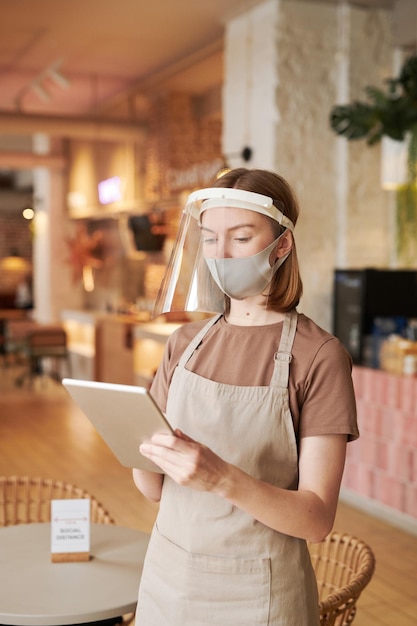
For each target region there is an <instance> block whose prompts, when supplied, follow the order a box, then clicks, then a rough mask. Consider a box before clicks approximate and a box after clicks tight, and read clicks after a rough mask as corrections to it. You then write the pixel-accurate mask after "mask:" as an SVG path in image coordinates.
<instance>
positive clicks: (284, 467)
mask: <svg viewBox="0 0 417 626" xmlns="http://www.w3.org/2000/svg"><path fill="white" fill-rule="evenodd" d="M217 319H218V317H217V318H212V319H211V320H210V321H209V323H208V324H207V325H206V326H205V327H204V328H203V329H202V331H201V332H200V333H199V334H198V335H197V336H196V337H195V339H194V340H193V341H192V342H191V344H190V345H189V346H188V347H187V349H186V350H185V352H184V354H183V355H182V357H181V359H180V361H179V364H178V367H177V368H176V370H175V373H174V376H173V379H172V384H171V386H170V391H169V394H168V404H167V417H168V419H169V421H170V422H171V423H172V425H173V426H174V427H178V428H181V429H182V430H183V431H184V432H185V433H186V434H188V435H189V436H190V437H193V438H194V439H196V440H197V441H200V442H202V443H204V444H206V445H207V446H209V447H210V448H211V449H212V450H213V451H214V452H216V454H218V455H219V456H220V457H222V458H223V459H225V460H226V461H228V462H230V463H233V464H234V465H237V466H238V467H240V468H241V469H242V470H244V471H245V472H247V473H248V474H250V475H252V476H254V477H256V478H259V479H261V480H264V481H267V482H269V483H271V484H273V485H277V486H279V487H282V488H284V489H296V488H297V483H298V458H297V443H296V438H295V434H294V426H293V421H292V418H291V414H290V410H289V402H288V378H289V365H290V361H291V350H292V345H293V341H294V336H295V331H296V326H297V313H296V312H295V311H292V312H290V313H288V314H286V316H285V319H284V323H283V330H282V337H281V341H280V345H279V350H278V352H277V353H276V354H275V357H274V358H275V366H274V372H273V376H272V379H271V383H270V386H269V387H240V386H233V385H226V384H223V383H217V382H214V381H211V380H208V379H206V378H203V377H201V376H199V375H197V374H194V373H193V372H190V371H188V370H186V369H185V366H186V363H187V361H188V360H189V358H190V357H191V355H192V354H193V352H194V350H196V349H197V348H198V346H199V344H200V342H201V340H202V338H203V336H204V335H205V333H206V332H207V331H208V329H209V328H210V327H211V326H212V325H213V324H214V323H215V322H216V321H217ZM136 624H137V626H206V625H212V624H213V625H214V624H216V625H217V624H219V625H221V626H257V625H259V626H318V624H319V614H318V598H317V588H316V582H315V576H314V572H313V569H312V567H311V562H310V558H309V553H308V549H307V545H306V542H305V541H304V540H301V539H296V538H294V537H289V536H287V535H283V534H281V533H279V532H276V531H274V530H272V529H270V528H268V527H267V526H264V525H263V524H261V523H260V522H258V521H256V520H255V519H253V517H252V516H250V515H248V514H247V513H245V512H244V511H241V510H240V509H238V508H236V507H234V506H233V505H232V504H230V503H229V502H228V501H227V500H224V499H223V498H221V497H219V496H217V495H215V494H212V493H208V492H202V491H197V490H194V489H190V488H187V487H183V486H180V485H177V484H176V483H175V482H174V481H172V480H171V479H170V478H169V477H168V476H165V479H164V485H163V492H162V498H161V503H160V509H159V513H158V518H157V521H156V524H155V527H154V529H153V532H152V536H151V540H150V544H149V548H148V552H147V555H146V559H145V566H144V570H143V575H142V581H141V586H140V590H139V602H138V610H137V617H136Z"/></svg>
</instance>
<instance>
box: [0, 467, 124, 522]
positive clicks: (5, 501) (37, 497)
mask: <svg viewBox="0 0 417 626" xmlns="http://www.w3.org/2000/svg"><path fill="white" fill-rule="evenodd" d="M70 498H89V499H90V502H91V516H90V519H91V522H92V523H93V524H114V523H115V522H114V519H113V518H112V516H111V515H110V513H109V512H108V511H107V510H106V509H105V508H104V506H103V505H102V504H101V503H100V502H99V501H98V500H97V499H96V498H95V497H94V496H93V495H91V494H90V493H88V492H87V491H85V490H84V489H81V488H80V487H77V486H76V485H71V484H70V483H67V482H63V481H60V480H53V479H51V478H31V477H29V476H0V526H11V525H15V524H32V523H37V522H49V521H50V519H51V500H64V499H70Z"/></svg>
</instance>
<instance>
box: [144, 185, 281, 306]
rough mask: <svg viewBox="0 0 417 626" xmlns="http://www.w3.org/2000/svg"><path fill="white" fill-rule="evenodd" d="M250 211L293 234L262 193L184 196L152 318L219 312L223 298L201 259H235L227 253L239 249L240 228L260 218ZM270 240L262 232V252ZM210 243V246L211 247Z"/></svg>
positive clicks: (214, 192)
mask: <svg viewBox="0 0 417 626" xmlns="http://www.w3.org/2000/svg"><path fill="white" fill-rule="evenodd" d="M212 209H217V210H215V211H211V210H212ZM230 209H235V211H231V210H230ZM236 210H237V211H236ZM206 211H208V212H210V213H211V215H210V216H209V219H207V218H205V216H204V214H205V212H206ZM253 212H255V213H258V214H261V215H266V216H267V217H270V218H272V219H274V220H275V221H277V222H278V223H279V224H281V225H282V226H283V227H285V228H289V229H290V230H292V229H293V224H292V222H291V221H290V220H289V219H288V218H287V217H286V216H285V215H284V214H283V213H282V211H281V210H280V209H278V208H277V207H276V206H274V204H273V202H272V200H271V198H268V197H267V196H263V195H261V194H257V193H253V192H248V191H243V190H240V189H229V188H212V189H200V190H199V191H196V192H194V193H192V194H191V195H190V196H189V197H188V200H187V204H186V206H185V208H184V210H183V213H182V217H181V222H180V226H179V230H178V234H177V237H176V240H175V243H174V247H173V250H172V254H171V258H170V261H169V263H168V265H167V268H166V272H165V275H164V278H163V281H162V284H161V287H160V290H159V293H158V296H157V299H156V302H155V308H154V316H155V317H156V316H158V315H161V314H163V313H168V312H174V311H177V312H179V311H188V312H204V313H222V312H224V310H225V304H226V296H225V294H224V293H223V291H222V290H221V289H220V288H219V287H218V286H217V284H216V282H215V281H214V280H213V278H212V276H211V274H210V271H209V269H208V266H207V263H206V261H205V257H209V256H216V257H217V258H224V257H227V256H234V255H235V254H236V253H235V252H234V251H233V250H232V251H231V250H230V246H231V245H235V246H239V245H241V243H239V239H240V240H243V239H244V236H245V235H244V233H245V228H246V229H250V224H251V223H252V222H256V220H258V221H259V216H257V217H255V218H251V214H253ZM246 214H247V217H246ZM237 217H238V219H237ZM262 222H263V223H265V222H266V220H262ZM248 225H249V226H248ZM237 227H239V228H237ZM239 229H240V230H239ZM225 233H226V235H225ZM239 235H240V237H239ZM233 236H234V237H233ZM233 239H234V242H233ZM273 239H274V236H273V234H272V230H270V231H269V236H268V232H267V233H266V239H265V242H266V243H265V247H266V246H267V245H268V244H270V243H271V242H272V241H273ZM212 240H213V241H214V242H215V243H213V244H212ZM208 242H209V243H208ZM214 250H215V251H214ZM237 254H239V253H237ZM245 254H246V252H245V253H243V255H245Z"/></svg>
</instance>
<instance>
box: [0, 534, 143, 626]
mask: <svg viewBox="0 0 417 626" xmlns="http://www.w3.org/2000/svg"><path fill="white" fill-rule="evenodd" d="M50 537H51V526H50V524H21V525H18V526H8V527H5V528H0V624H13V625H17V626H60V625H62V624H80V623H82V622H93V621H99V620H103V619H108V618H112V617H118V616H120V615H124V614H126V613H131V612H133V611H135V609H136V603H137V597H138V589H139V581H140V577H141V573H142V566H143V560H144V556H145V552H146V549H147V545H148V541H149V535H147V534H146V533H142V532H140V531H137V530H134V529H131V528H124V527H121V526H113V525H108V524H92V525H91V541H90V554H91V559H90V561H88V562H77V563H52V562H51V554H50Z"/></svg>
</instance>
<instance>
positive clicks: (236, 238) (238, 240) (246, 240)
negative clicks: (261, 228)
mask: <svg viewBox="0 0 417 626" xmlns="http://www.w3.org/2000/svg"><path fill="white" fill-rule="evenodd" d="M249 240H250V237H235V241H237V242H238V243H247V242H248V241H249Z"/></svg>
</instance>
